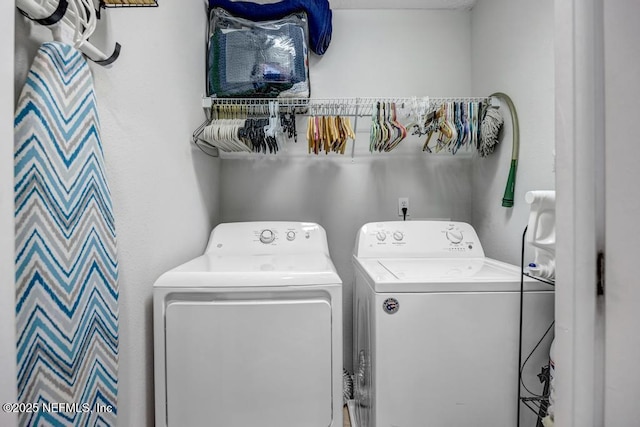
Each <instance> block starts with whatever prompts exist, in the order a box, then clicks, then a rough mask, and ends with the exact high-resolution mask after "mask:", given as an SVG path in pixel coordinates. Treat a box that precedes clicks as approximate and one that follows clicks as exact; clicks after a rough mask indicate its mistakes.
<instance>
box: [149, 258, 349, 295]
mask: <svg viewBox="0 0 640 427" xmlns="http://www.w3.org/2000/svg"><path fill="white" fill-rule="evenodd" d="M329 284H342V281H341V280H340V277H339V276H338V274H337V273H336V269H335V267H334V265H333V262H332V261H331V259H330V258H329V257H328V256H326V255H324V254H297V255H247V256H242V255H228V256H217V255H214V254H204V255H202V256H200V257H198V258H196V259H194V260H191V261H189V262H187V263H185V264H182V265H181V266H179V267H176V268H174V269H173V270H170V271H168V272H166V273H164V274H163V275H162V276H160V278H159V279H158V280H157V281H156V283H155V284H154V286H155V287H184V288H208V287H225V288H235V287H247V286H301V285H329Z"/></svg>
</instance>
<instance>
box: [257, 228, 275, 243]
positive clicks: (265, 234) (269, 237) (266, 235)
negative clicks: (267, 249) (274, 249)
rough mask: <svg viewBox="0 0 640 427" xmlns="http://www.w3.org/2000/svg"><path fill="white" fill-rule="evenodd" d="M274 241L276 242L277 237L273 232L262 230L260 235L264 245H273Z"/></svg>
mask: <svg viewBox="0 0 640 427" xmlns="http://www.w3.org/2000/svg"><path fill="white" fill-rule="evenodd" d="M274 240H276V235H275V234H274V233H273V231H271V230H269V229H266V230H262V232H261V233H260V241H261V242H262V243H272V242H273V241H274Z"/></svg>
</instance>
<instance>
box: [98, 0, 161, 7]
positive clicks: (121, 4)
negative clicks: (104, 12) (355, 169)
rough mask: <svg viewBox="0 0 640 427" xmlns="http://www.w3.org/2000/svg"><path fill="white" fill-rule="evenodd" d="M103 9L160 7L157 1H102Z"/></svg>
mask: <svg viewBox="0 0 640 427" xmlns="http://www.w3.org/2000/svg"><path fill="white" fill-rule="evenodd" d="M100 6H101V7H103V8H117V7H158V2H157V0H100Z"/></svg>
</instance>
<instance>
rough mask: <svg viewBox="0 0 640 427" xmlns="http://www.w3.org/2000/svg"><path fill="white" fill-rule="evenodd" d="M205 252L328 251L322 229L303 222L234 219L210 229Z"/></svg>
mask: <svg viewBox="0 0 640 427" xmlns="http://www.w3.org/2000/svg"><path fill="white" fill-rule="evenodd" d="M207 252H214V253H216V254H242V255H261V254H295V253H306V252H324V253H327V254H328V253H329V250H328V245H327V236H326V233H325V231H324V229H323V228H322V227H321V226H319V225H318V224H315V223H306V222H286V221H269V222H237V223H226V224H220V225H218V226H217V227H216V228H214V230H213V231H212V232H211V237H210V239H209V244H208V245H207Z"/></svg>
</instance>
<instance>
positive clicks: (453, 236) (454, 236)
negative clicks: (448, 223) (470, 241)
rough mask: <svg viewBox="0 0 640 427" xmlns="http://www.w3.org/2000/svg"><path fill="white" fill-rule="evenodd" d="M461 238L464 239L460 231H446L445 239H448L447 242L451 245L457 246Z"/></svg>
mask: <svg viewBox="0 0 640 427" xmlns="http://www.w3.org/2000/svg"><path fill="white" fill-rule="evenodd" d="M463 238H464V236H463V235H462V231H460V230H448V231H447V239H449V241H450V242H451V243H455V244H458V243H460V242H462V239H463Z"/></svg>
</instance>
